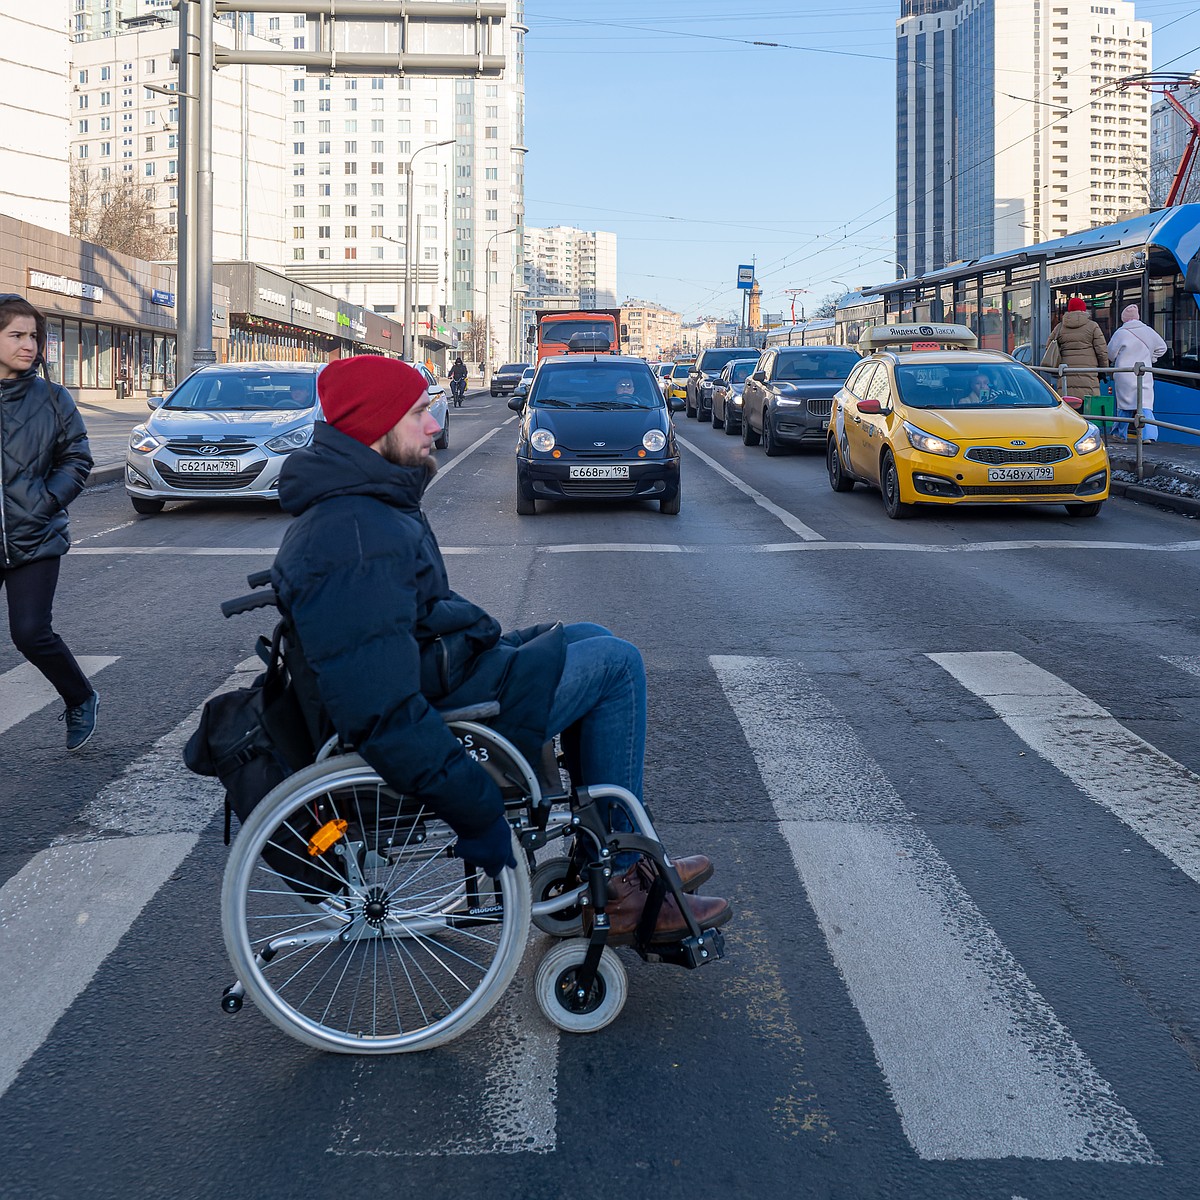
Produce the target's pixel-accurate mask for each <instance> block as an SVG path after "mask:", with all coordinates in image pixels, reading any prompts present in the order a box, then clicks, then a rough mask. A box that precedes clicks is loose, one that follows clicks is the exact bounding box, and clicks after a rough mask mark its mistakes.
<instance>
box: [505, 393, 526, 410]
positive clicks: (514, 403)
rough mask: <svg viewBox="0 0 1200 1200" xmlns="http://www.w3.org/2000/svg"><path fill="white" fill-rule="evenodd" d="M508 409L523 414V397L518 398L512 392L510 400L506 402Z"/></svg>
mask: <svg viewBox="0 0 1200 1200" xmlns="http://www.w3.org/2000/svg"><path fill="white" fill-rule="evenodd" d="M508 407H509V408H511V409H512V410H513V412H515V413H519V412H524V411H525V397H524V396H518V395H517V393H516V392H513V394H512V398H511V399H510V400H509V402H508Z"/></svg>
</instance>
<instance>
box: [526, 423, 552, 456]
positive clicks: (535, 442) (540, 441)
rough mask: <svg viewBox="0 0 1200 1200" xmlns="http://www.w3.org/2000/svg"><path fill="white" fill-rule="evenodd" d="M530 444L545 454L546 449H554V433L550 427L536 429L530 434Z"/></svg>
mask: <svg viewBox="0 0 1200 1200" xmlns="http://www.w3.org/2000/svg"><path fill="white" fill-rule="evenodd" d="M529 444H530V445H531V446H532V447H533V448H534V449H535V450H541V451H542V453H543V454H544V453H546V451H548V450H553V449H554V434H552V433H551V432H550V430H548V429H535V430H534V431H533V432H532V433H531V434H530V435H529Z"/></svg>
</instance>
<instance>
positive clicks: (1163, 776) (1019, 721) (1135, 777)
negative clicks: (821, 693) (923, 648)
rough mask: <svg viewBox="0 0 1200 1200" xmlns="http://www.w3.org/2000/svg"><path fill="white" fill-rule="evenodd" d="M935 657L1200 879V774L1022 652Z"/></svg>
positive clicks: (1087, 790) (1090, 793)
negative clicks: (1127, 726)
mask: <svg viewBox="0 0 1200 1200" xmlns="http://www.w3.org/2000/svg"><path fill="white" fill-rule="evenodd" d="M929 657H930V658H931V659H932V660H933V661H934V662H935V663H937V664H938V666H940V667H942V668H944V669H945V670H946V671H948V672H949V673H950V674H951V675H952V676H953V677H954V678H955V679H957V680H958V682H959V683H961V684H962V685H963V687H965V688H966V689H967V690H968V691H969V692H973V693H974V694H975V695H976V696H978V697H979V698H980V699H981V700H983V701H984V702H985V703H986V704H987V705H988V706H989V707H990V708H991V709H992V710H993V711H994V712H995V713H996V715H997V716H998V717H1000V719H1001V720H1002V721H1003V722H1004V723H1005V724H1006V725H1007V726H1008V727H1009V728H1010V729H1012V731H1013V732H1014V733H1015V734H1016V735H1017V736H1018V737H1019V738H1020V739H1021V740H1022V741H1023V742H1025V743H1026V744H1027V745H1028V746H1029V747H1030V748H1031V749H1033V750H1035V751H1036V752H1037V753H1038V754H1040V755H1041V756H1042V758H1044V759H1045V760H1046V761H1047V762H1048V763H1050V765H1051V766H1053V767H1055V768H1057V769H1058V770H1059V771H1061V772H1062V773H1063V774H1064V775H1065V776H1066V777H1067V778H1068V779H1070V780H1071V781H1072V782H1073V783H1074V784H1075V785H1076V786H1077V787H1078V788H1079V790H1080V791H1082V792H1083V794H1084V795H1085V796H1087V797H1088V798H1089V799H1090V800H1094V801H1095V802H1096V803H1097V804H1099V805H1101V806H1102V807H1104V808H1106V809H1108V811H1109V812H1111V813H1112V814H1113V815H1114V816H1116V817H1119V818H1120V819H1121V820H1122V821H1124V822H1125V824H1126V825H1128V826H1129V828H1130V829H1132V830H1133V831H1134V832H1135V833H1137V834H1139V835H1140V836H1141V837H1143V838H1144V839H1145V840H1146V841H1147V842H1149V843H1150V845H1151V846H1153V847H1154V848H1155V849H1156V850H1158V851H1159V852H1160V853H1161V854H1164V855H1165V856H1166V857H1167V858H1169V859H1170V860H1171V862H1173V863H1174V864H1175V865H1176V866H1177V867H1179V868H1180V870H1182V871H1184V872H1185V873H1186V874H1187V875H1189V876H1190V877H1191V878H1192V879H1194V880H1196V881H1197V882H1200V776H1197V775H1195V774H1193V773H1192V772H1191V771H1189V770H1188V769H1187V767H1185V766H1183V765H1182V764H1181V763H1177V762H1176V761H1175V760H1174V759H1173V758H1171V757H1169V756H1168V755H1166V754H1164V753H1163V752H1162V751H1161V750H1158V749H1157V748H1156V747H1154V746H1152V745H1151V744H1150V743H1149V742H1147V741H1145V740H1143V739H1142V738H1140V737H1138V735H1137V734H1136V733H1134V732H1133V731H1132V730H1130V729H1127V728H1126V727H1125V726H1124V725H1122V724H1121V723H1120V721H1118V720H1117V719H1116V718H1115V717H1114V716H1113V715H1112V714H1111V713H1110V712H1109V711H1108V710H1107V709H1105V708H1102V707H1101V706H1100V705H1099V704H1097V703H1096V702H1095V701H1094V700H1090V699H1088V697H1087V696H1085V695H1084V694H1083V693H1082V692H1078V691H1076V690H1075V689H1074V688H1073V687H1071V685H1070V684H1068V683H1065V682H1064V681H1063V680H1061V679H1059V678H1058V676H1057V675H1051V674H1050V672H1049V671H1044V670H1042V668H1041V667H1038V666H1035V665H1034V664H1033V663H1031V662H1029V661H1028V660H1026V659H1024V658H1022V657H1021V656H1020V655H1019V654H1013V653H1011V652H1009V651H1003V650H999V651H985V652H981V653H976V654H931V655H930V656H929Z"/></svg>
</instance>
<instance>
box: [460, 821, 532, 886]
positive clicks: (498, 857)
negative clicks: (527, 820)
mask: <svg viewBox="0 0 1200 1200" xmlns="http://www.w3.org/2000/svg"><path fill="white" fill-rule="evenodd" d="M450 853H451V854H453V855H454V857H455V858H463V859H466V861H467V862H469V863H474V864H475V865H476V866H477V867H482V868H483V869H484V870H485V871H486V872H487V873H488V874H489V875H490V876H491V877H492V878H493V879H496V878H498V877H499V875H500V872H501V871H503V870H504V868H505V867H515V866H516V865H517V860H516V859H515V858H514V857H513V852H512V827H511V826H510V825H509V823H508V822H507V821H506V820H505V819H504V817H497V818H496V819H495V820H494V821H493V822H492V823H491V824H490V825H489V826H488V827H487V828H486V829H485V830H484V831H483V832H482V833H481V834H478V835H477V836H476V837H469V838H467V837H460V838H459V839H458V841H457V842H455V843H454V848H453V849H452V850H451V851H450Z"/></svg>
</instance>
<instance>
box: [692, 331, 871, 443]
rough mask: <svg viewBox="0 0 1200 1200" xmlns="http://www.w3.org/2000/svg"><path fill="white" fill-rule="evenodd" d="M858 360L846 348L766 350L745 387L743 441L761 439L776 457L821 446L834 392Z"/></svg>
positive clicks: (805, 347)
mask: <svg viewBox="0 0 1200 1200" xmlns="http://www.w3.org/2000/svg"><path fill="white" fill-rule="evenodd" d="M860 361H861V359H860V358H859V355H858V351H856V350H851V349H849V348H848V347H845V346H777V347H772V348H771V349H770V350H764V351H763V353H762V356H761V357H760V358H759V360H758V364H757V366H756V367H755V370H754V373H753V374H752V375H751V376H750V378H749V379H747V380H746V383H745V386H744V387H743V388H742V441H743V442H744V443H745V444H746V445H747V446H757V445H758V443H759V442H760V441H761V442H762V444H763V449H764V450H766V452H767V453H768V454H769V455H771V456H772V457H774V456H775V455H777V454H782V453H783V452H784V451H785V450H786V449H787V448H788V447H790V446H800V445H804V444H806V443H807V444H809V445H815V446H820V447H822V448H823V447H824V445H825V430H826V427H827V426H828V424H829V413H830V411H831V410H832V408H833V397H834V394H835V393H836V392H837V391H838V390H839V389H840V388H841V386H842V384H843V383H845V382H846V376H847V375H849V374H850V372H851V370H852V369H853V368H854V367H855V366H856V365H857V364H858V363H859V362H860ZM711 394H712V393H711V392H710V393H709V395H711Z"/></svg>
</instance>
